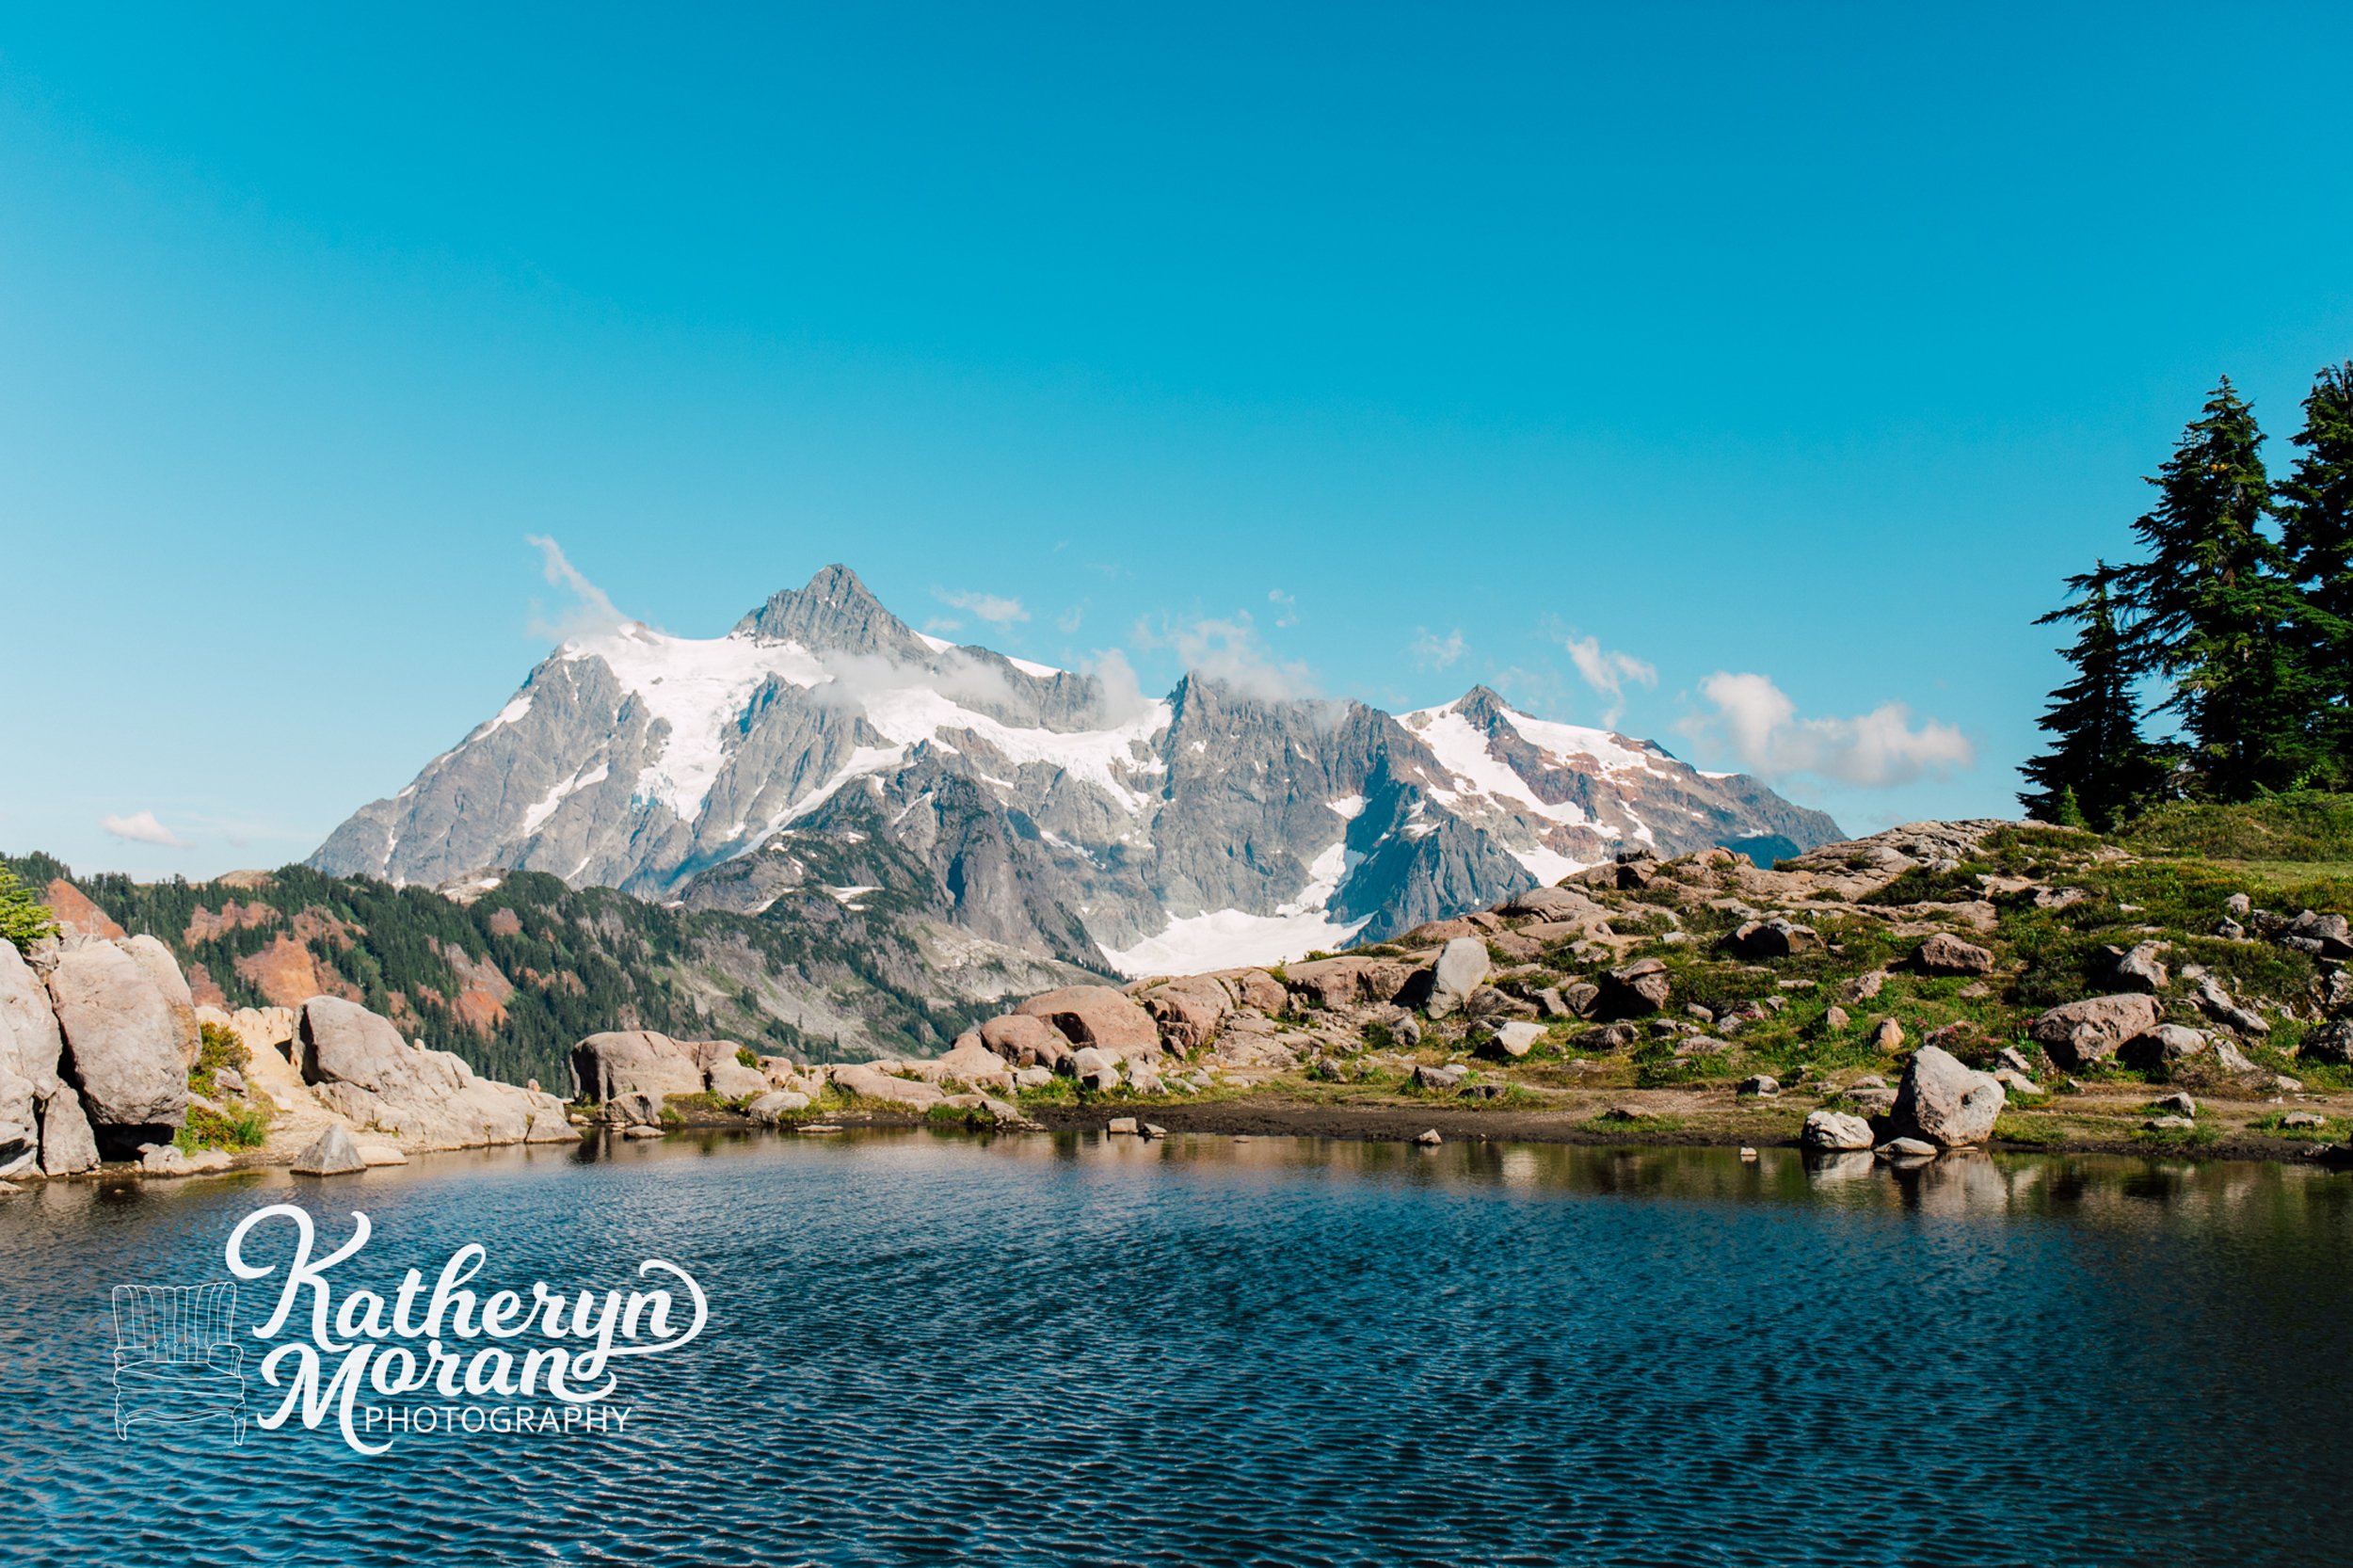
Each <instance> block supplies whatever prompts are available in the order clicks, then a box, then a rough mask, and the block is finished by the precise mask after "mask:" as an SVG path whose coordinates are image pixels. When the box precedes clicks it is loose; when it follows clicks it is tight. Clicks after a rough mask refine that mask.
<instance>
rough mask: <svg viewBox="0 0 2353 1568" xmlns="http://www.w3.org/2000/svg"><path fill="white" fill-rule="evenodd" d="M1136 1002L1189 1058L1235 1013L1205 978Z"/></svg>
mask: <svg viewBox="0 0 2353 1568" xmlns="http://www.w3.org/2000/svg"><path fill="white" fill-rule="evenodd" d="M1136 1000H1139V1001H1141V1002H1142V1003H1144V1010H1145V1011H1146V1012H1148V1013H1150V1014H1151V1015H1152V1017H1153V1021H1154V1022H1156V1023H1158V1024H1159V1025H1160V1038H1161V1039H1163V1040H1165V1041H1167V1042H1168V1046H1169V1048H1170V1049H1171V1050H1174V1051H1177V1052H1178V1053H1180V1054H1191V1053H1192V1052H1193V1051H1196V1050H1200V1049H1202V1048H1205V1047H1207V1046H1208V1045H1209V1043H1210V1042H1212V1041H1214V1040H1215V1039H1216V1038H1217V1032H1218V1028H1219V1026H1220V1025H1222V1024H1224V1023H1225V1018H1226V1016H1227V1015H1228V1014H1230V1013H1232V1012H1233V1010H1234V996H1233V993H1232V992H1231V991H1229V990H1228V989H1226V986H1225V982H1224V981H1222V980H1219V979H1217V978H1216V977H1215V976H1213V975H1206V974H1197V975H1187V976H1185V977H1184V978H1183V979H1181V980H1171V981H1168V982H1166V983H1165V984H1160V985H1155V986H1153V987H1152V988H1151V989H1150V990H1148V991H1146V992H1144V994H1143V995H1142V996H1141V997H1139V998H1137V999H1136ZM984 1037H985V1030H984ZM990 1046H991V1048H995V1042H993V1041H991V1042H990ZM1000 1054H1002V1053H1001V1052H1000ZM1017 1065H1023V1066H1026V1065H1028V1064H1027V1063H1021V1064H1017ZM1048 1065H1051V1064H1048Z"/></svg>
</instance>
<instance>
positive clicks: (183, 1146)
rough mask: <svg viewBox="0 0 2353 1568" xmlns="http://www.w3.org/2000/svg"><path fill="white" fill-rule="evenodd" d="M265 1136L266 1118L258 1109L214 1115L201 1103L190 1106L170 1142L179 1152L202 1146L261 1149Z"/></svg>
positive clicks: (210, 1147) (194, 1151)
mask: <svg viewBox="0 0 2353 1568" xmlns="http://www.w3.org/2000/svg"><path fill="white" fill-rule="evenodd" d="M268 1136H269V1118H268V1117H267V1116H266V1115H264V1114H263V1113H262V1112H260V1111H258V1110H254V1109H244V1110H237V1111H232V1112H230V1113H229V1114H228V1115H226V1116H216V1115H215V1114H213V1113H212V1112H209V1111H207V1110H205V1109H204V1108H203V1107H202V1106H197V1105H192V1106H190V1107H188V1119H187V1121H186V1122H185V1123H184V1124H183V1125H182V1126H181V1128H180V1130H179V1131H177V1132H175V1133H173V1134H172V1135H171V1142H172V1146H173V1147H175V1148H177V1149H178V1150H179V1151H180V1152H181V1153H182V1154H195V1153H197V1152H198V1151H200V1150H202V1149H254V1148H260V1147H261V1146H262V1143H263V1141H264V1139H266V1138H268Z"/></svg>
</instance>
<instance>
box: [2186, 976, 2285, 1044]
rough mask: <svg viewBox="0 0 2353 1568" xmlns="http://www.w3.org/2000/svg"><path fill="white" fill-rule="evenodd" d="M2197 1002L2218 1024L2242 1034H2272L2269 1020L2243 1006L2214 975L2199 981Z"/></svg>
mask: <svg viewBox="0 0 2353 1568" xmlns="http://www.w3.org/2000/svg"><path fill="white" fill-rule="evenodd" d="M2197 1001H2198V1008H2199V1011H2201V1012H2202V1013H2204V1014H2205V1015H2206V1016H2208V1017H2209V1018H2212V1019H2214V1021H2215V1022H2217V1023H2219V1024H2227V1025H2229V1026H2230V1027H2231V1028H2233V1029H2235V1030H2237V1031H2238V1032H2240V1033H2241V1034H2253V1035H2264V1034H2268V1033H2270V1032H2271V1024H2270V1022H2269V1020H2267V1019H2266V1018H2265V1017H2264V1016H2263V1015H2262V1014H2260V1013H2258V1012H2256V1011H2255V1010H2254V1009H2253V1008H2251V1007H2247V1006H2244V1005H2242V1004H2241V1003H2240V1002H2239V1001H2238V1000H2235V999H2234V998H2233V996H2232V995H2231V993H2230V992H2228V991H2226V990H2224V989H2223V988H2222V984H2221V983H2220V982H2219V981H2217V980H2216V979H2215V978H2214V976H2212V975H2204V976H2201V978H2200V979H2199V982H2198V996H2197Z"/></svg>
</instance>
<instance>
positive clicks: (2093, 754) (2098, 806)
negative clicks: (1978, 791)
mask: <svg viewBox="0 0 2353 1568" xmlns="http://www.w3.org/2000/svg"><path fill="white" fill-rule="evenodd" d="M2120 575H2121V573H2120V572H2119V570H2118V568H2113V567H2110V566H2109V565H2108V564H2107V563H2106V562H2105V561H2103V562H2101V563H2100V565H2099V568H2098V569H2097V570H2095V571H2090V572H2087V573H2085V574H2084V575H2083V576H2081V577H2072V578H2070V579H2068V583H2067V586H2068V588H2069V590H2070V591H2071V592H2072V593H2073V595H2074V598H2073V600H2072V601H2071V602H2069V603H2067V604H2065V605H2062V606H2061V607H2060V608H2058V609H2057V610H2054V611H2052V612H2051V613H2050V614H2049V615H2047V616H2042V617H2041V619H2040V620H2038V621H2036V622H2035V624H2036V625H2037V626H2049V625H2052V624H2053V623H2055V622H2061V621H2068V622H2073V624H2074V625H2075V627H2076V629H2077V630H2076V632H2075V641H2074V643H2073V646H2072V647H2069V648H2061V649H2060V650H2059V651H2060V653H2061V654H2062V655H2063V656H2064V657H2065V658H2066V660H2067V662H2068V663H2069V664H2073V665H2074V666H2075V679H2074V680H2070V681H2069V682H2068V683H2067V684H2066V685H2064V686H2061V687H2060V688H2059V689H2058V690H2057V691H2055V692H2053V693H2052V694H2051V706H2050V710H2049V711H2048V712H2045V713H2044V714H2043V715H2042V717H2041V718H2040V719H2037V720H2036V721H2035V724H2036V726H2037V727H2038V728H2041V729H2043V730H2045V731H2047V732H2048V733H2049V734H2050V736H2051V737H2052V744H2051V749H2050V750H2049V751H2047V752H2044V753H2043V754H2042V755H2041V756H2040V757H2037V758H2035V759H2034V760H2031V761H2029V762H2027V763H2026V764H2025V766H2024V767H2023V768H2021V769H2020V770H2019V771H2020V772H2022V773H2024V774H2025V776H2026V778H2027V780H2028V781H2029V782H2030V783H2032V784H2033V785H2034V786H2035V788H2034V789H2033V790H2032V791H2030V792H2025V793H2023V794H2021V795H2020V796H2019V797H2018V804H2019V805H2021V806H2023V807H2025V808H2026V814H2027V815H2028V816H2030V817H2032V818H2034V819H2035V820H2036V821H2038V822H2047V823H2057V824H2061V825H2063V826H2070V827H2073V826H2079V825H2081V826H2090V827H2096V828H2101V829H2104V830H2105V829H2107V828H2111V827H2114V826H2115V825H2116V824H2118V823H2119V822H2121V820H2123V818H2124V817H2126V816H2127V815H2129V814H2130V813H2131V811H2132V809H2133V808H2135V807H2136V806H2137V805H2139V804H2140V803H2141V802H2142V801H2144V800H2146V799H2148V798H2149V797H2150V796H2151V795H2153V793H2154V792H2156V790H2157V788H2158V785H2159V783H2160V781H2161V779H2162V777H2163V770H2162V768H2161V766H2160V765H2159V763H2158V762H2157V760H2155V759H2154V758H2153V756H2152V755H2151V753H2150V749H2149V746H2148V744H2147V743H2146V742H2144V741H2143V740H2142V739H2141V734H2140V711H2139V706H2138V703H2137V699H2136V697H2135V695H2134V689H2133V687H2134V677H2133V670H2132V664H2131V661H2130V659H2129V658H2128V656H2127V650H2126V648H2125V640H2124V633H2123V632H2122V630H2121V628H2120V627H2119V626H2118V625H2117V619H2116V599H2115V589H2116V583H2117V579H2118V577H2119V576H2120Z"/></svg>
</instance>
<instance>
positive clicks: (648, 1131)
mask: <svg viewBox="0 0 2353 1568" xmlns="http://www.w3.org/2000/svg"><path fill="white" fill-rule="evenodd" d="M621 1136H622V1137H624V1138H659V1137H661V1136H662V1129H661V1128H658V1127H648V1126H646V1125H645V1124H644V1123H642V1122H641V1123H639V1124H638V1125H637V1126H635V1127H625V1128H621Z"/></svg>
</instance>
